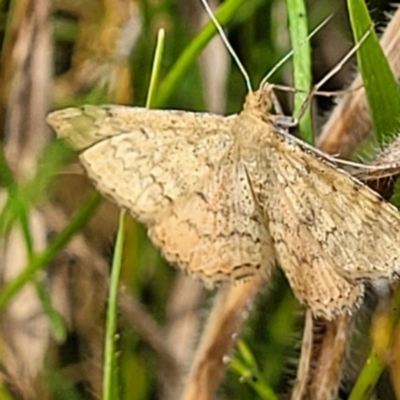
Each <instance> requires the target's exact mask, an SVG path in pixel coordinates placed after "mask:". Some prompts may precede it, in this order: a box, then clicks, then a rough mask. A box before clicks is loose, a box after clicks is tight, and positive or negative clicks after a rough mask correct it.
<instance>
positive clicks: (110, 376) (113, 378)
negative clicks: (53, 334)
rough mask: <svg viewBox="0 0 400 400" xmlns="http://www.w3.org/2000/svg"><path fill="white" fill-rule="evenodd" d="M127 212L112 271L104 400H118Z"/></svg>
mask: <svg viewBox="0 0 400 400" xmlns="http://www.w3.org/2000/svg"><path fill="white" fill-rule="evenodd" d="M124 227H125V211H121V213H120V217H119V227H118V233H117V240H116V243H115V251H114V256H113V263H112V269H111V280H110V292H109V295H108V307H107V320H106V337H105V348H104V379H103V399H104V400H117V399H118V398H119V395H118V379H117V368H116V366H117V358H116V349H115V338H116V330H117V307H118V306H117V302H118V301H117V299H118V287H119V276H120V272H121V265H122V253H123V244H124V233H125V232H124V231H125V229H124Z"/></svg>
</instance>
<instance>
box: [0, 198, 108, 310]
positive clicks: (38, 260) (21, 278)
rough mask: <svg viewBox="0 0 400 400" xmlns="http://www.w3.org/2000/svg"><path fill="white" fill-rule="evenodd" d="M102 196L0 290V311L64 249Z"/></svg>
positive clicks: (77, 215) (89, 203)
mask: <svg viewBox="0 0 400 400" xmlns="http://www.w3.org/2000/svg"><path fill="white" fill-rule="evenodd" d="M100 201H101V196H100V195H99V194H98V193H95V194H94V195H93V196H92V197H91V198H90V199H89V200H88V201H87V202H86V204H84V205H83V207H81V208H80V209H79V211H78V212H77V213H76V215H75V216H74V217H73V218H72V220H71V222H70V223H69V224H68V225H67V226H66V227H65V228H64V229H63V231H62V232H60V234H59V235H57V236H56V238H55V239H54V240H53V241H52V242H51V243H50V244H49V245H48V247H47V248H46V250H44V251H43V252H42V253H40V254H37V255H33V256H32V258H31V260H30V262H29V263H28V265H27V267H26V268H25V269H24V270H23V271H22V272H21V273H20V274H19V275H18V276H17V277H16V278H15V279H14V280H12V281H10V282H7V283H6V284H5V285H4V286H3V288H2V290H1V292H0V313H1V312H3V311H4V309H5V308H6V307H7V304H8V303H9V301H10V300H11V299H12V298H13V297H14V296H15V295H16V294H17V293H18V291H19V290H21V288H22V287H23V286H24V285H25V284H27V283H28V282H29V281H31V280H32V279H33V278H34V276H35V274H36V273H37V272H38V271H40V270H41V269H43V268H45V267H46V266H47V264H48V263H49V262H50V261H51V260H52V259H53V258H54V257H55V256H56V255H57V254H58V253H59V252H60V251H61V250H62V249H63V247H64V246H65V245H66V244H67V243H68V242H69V241H70V240H71V238H72V237H73V236H74V235H75V234H76V232H78V231H79V230H80V229H81V228H82V226H84V225H85V224H86V223H87V221H88V220H89V219H90V218H91V216H92V215H93V212H94V211H95V210H96V208H97V206H98V205H99V204H100Z"/></svg>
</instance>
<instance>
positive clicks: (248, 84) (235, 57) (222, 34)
mask: <svg viewBox="0 0 400 400" xmlns="http://www.w3.org/2000/svg"><path fill="white" fill-rule="evenodd" d="M201 2H202V3H203V6H204V8H205V10H206V12H207V14H208V15H209V17H210V19H211V21H212V22H213V23H214V25H215V28H216V29H217V31H218V33H219V35H220V37H221V39H222V41H223V42H224V44H225V46H226V48H227V50H228V51H229V53H230V55H231V56H232V58H233V60H234V61H235V63H236V65H237V66H238V68H239V70H240V72H241V73H242V75H243V77H244V80H245V83H246V87H247V90H248V91H249V92H252V91H253V88H252V87H251V81H250V77H249V74H248V73H247V71H246V68H245V67H244V65H243V64H242V62H241V61H240V59H239V57H238V55H237V54H236V52H235V50H234V49H233V47H232V46H231V44H230V43H229V40H228V38H227V37H226V34H225V32H224V30H223V28H222V26H221V24H220V23H219V22H218V20H217V18H216V17H215V15H214V13H213V11H212V10H211V8H210V6H209V5H208V3H207V0H201Z"/></svg>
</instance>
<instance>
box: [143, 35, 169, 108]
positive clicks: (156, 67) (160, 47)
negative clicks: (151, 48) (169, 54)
mask: <svg viewBox="0 0 400 400" xmlns="http://www.w3.org/2000/svg"><path fill="white" fill-rule="evenodd" d="M164 47H165V31H164V29H160V30H159V31H158V34H157V44H156V50H155V52H154V61H153V69H152V72H151V76H150V84H149V90H148V93H147V99H146V108H150V107H151V103H152V101H153V97H154V93H155V91H156V87H157V84H158V79H159V76H160V71H161V60H162V55H163V53H164Z"/></svg>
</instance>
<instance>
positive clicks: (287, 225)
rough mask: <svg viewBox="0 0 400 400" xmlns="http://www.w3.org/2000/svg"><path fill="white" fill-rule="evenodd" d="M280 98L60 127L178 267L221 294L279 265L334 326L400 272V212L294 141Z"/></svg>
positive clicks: (124, 113) (123, 110) (88, 117)
mask: <svg viewBox="0 0 400 400" xmlns="http://www.w3.org/2000/svg"><path fill="white" fill-rule="evenodd" d="M270 93H271V92H270V87H266V88H264V90H260V91H258V92H254V93H249V94H248V96H247V98H246V102H245V104H244V109H243V111H242V113H240V114H239V115H237V116H231V117H221V116H217V115H212V114H202V113H190V112H182V111H157V110H147V109H140V108H129V107H122V106H121V107H119V106H113V107H90V108H85V107H84V108H81V109H69V110H66V111H58V112H55V113H52V114H50V116H49V119H48V121H49V123H50V124H51V125H52V126H53V127H54V129H55V130H56V131H58V134H59V136H60V137H63V138H65V139H66V140H67V141H68V142H69V143H70V144H71V145H72V146H73V147H75V148H76V149H77V150H80V159H81V161H82V163H83V165H84V167H85V169H86V171H87V173H88V175H89V176H90V177H91V179H92V180H93V181H94V183H95V185H96V186H97V188H98V189H99V190H100V191H101V192H102V193H104V194H105V195H107V196H108V197H110V198H111V199H112V200H114V201H115V202H116V203H117V204H118V205H120V206H121V207H124V208H127V209H128V210H130V212H131V213H132V214H133V216H135V217H136V218H137V219H139V220H140V221H142V222H144V223H145V224H146V225H147V226H148V228H149V229H150V237H151V238H152V239H153V241H154V242H155V243H156V244H157V245H158V246H160V247H161V249H162V251H163V253H164V255H165V256H166V258H167V259H168V260H169V261H171V262H173V263H175V264H177V265H178V266H179V267H181V268H182V269H183V270H185V271H187V272H189V273H191V274H195V275H197V276H199V277H200V278H202V279H203V281H205V282H206V284H207V285H210V284H213V283H217V282H220V281H223V280H227V281H232V280H240V279H243V278H249V277H251V276H253V275H255V274H259V273H263V274H265V275H268V274H269V272H270V270H271V268H272V266H273V265H274V264H275V262H276V260H278V262H279V264H280V266H281V267H282V269H283V270H284V272H285V274H286V275H287V276H288V279H289V282H290V284H291V286H292V288H293V291H294V292H295V294H296V295H297V297H298V298H299V300H300V301H301V302H302V303H304V304H306V305H307V306H309V307H310V308H311V310H312V311H313V313H314V315H318V316H323V317H325V318H328V319H330V318H332V317H333V316H334V315H338V314H342V313H345V312H347V313H349V312H351V311H352V309H353V308H354V306H355V305H356V304H358V303H359V301H360V299H361V296H362V293H363V286H362V284H361V283H360V281H361V280H364V279H370V280H374V279H378V278H381V277H386V278H391V277H393V276H394V275H396V274H397V273H398V271H399V260H400V247H399V246H398V242H399V239H400V237H399V236H400V214H399V212H398V211H397V210H396V209H395V208H394V207H393V206H392V205H390V204H389V203H387V202H385V201H384V200H382V199H381V198H380V196H379V195H378V194H377V193H375V192H373V191H372V190H370V189H369V188H367V187H365V186H364V185H363V184H361V183H360V182H359V181H357V180H355V179H354V178H352V177H351V176H350V175H348V174H347V173H345V172H344V171H341V170H339V169H337V168H336V167H335V166H333V165H331V164H330V163H328V162H327V161H326V160H324V159H323V158H321V157H320V155H319V154H318V152H314V151H313V150H312V149H311V148H310V146H306V145H304V146H303V145H302V144H301V143H300V142H299V141H298V140H293V139H292V137H291V136H290V135H289V134H288V133H287V131H286V129H285V127H284V126H283V127H282V126H279V121H280V119H279V117H276V116H274V115H271V114H270V113H269V112H268V111H269V107H270V105H271V99H270V98H269V96H270ZM88 110H89V113H88Z"/></svg>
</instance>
